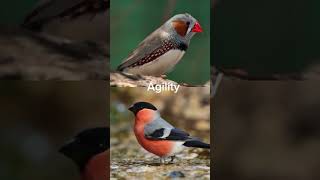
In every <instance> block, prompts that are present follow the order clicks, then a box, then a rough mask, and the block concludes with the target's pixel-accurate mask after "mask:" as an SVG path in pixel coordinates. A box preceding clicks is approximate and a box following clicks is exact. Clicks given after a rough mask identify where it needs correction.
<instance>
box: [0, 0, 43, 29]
mask: <svg viewBox="0 0 320 180" xmlns="http://www.w3.org/2000/svg"><path fill="white" fill-rule="evenodd" d="M38 1H39V0H23V1H21V0H2V1H1V6H0V25H3V24H11V25H16V24H21V23H22V22H23V19H24V17H25V15H26V14H28V13H29V12H30V11H31V10H32V9H33V8H34V5H35V3H36V2H38Z"/></svg>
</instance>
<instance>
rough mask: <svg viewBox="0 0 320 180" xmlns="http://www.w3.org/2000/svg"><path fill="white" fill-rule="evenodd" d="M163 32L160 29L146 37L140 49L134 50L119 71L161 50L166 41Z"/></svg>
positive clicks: (119, 67) (139, 46)
mask: <svg viewBox="0 0 320 180" xmlns="http://www.w3.org/2000/svg"><path fill="white" fill-rule="evenodd" d="M161 32H162V30H161V27H160V28H158V29H157V30H155V31H154V32H153V33H151V34H150V35H149V36H148V37H146V38H145V39H144V40H143V41H142V42H141V43H140V44H139V45H138V47H137V48H136V49H135V50H133V51H132V52H131V53H130V55H129V56H128V57H127V58H126V59H125V60H124V61H123V62H122V63H121V64H120V65H119V66H118V68H117V70H118V71H122V70H123V69H125V68H126V67H128V66H131V65H132V64H134V63H136V62H138V61H139V60H141V59H142V58H144V57H145V56H146V55H148V54H151V53H152V52H154V51H155V50H156V49H158V48H160V47H161V45H162V41H163V39H164V36H161ZM159 34H160V35H159Z"/></svg>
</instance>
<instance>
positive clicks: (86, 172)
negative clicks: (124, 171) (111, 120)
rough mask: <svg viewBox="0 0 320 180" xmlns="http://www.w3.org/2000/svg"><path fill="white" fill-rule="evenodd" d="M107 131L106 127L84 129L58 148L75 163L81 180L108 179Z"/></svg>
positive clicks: (108, 145) (108, 141)
mask: <svg viewBox="0 0 320 180" xmlns="http://www.w3.org/2000/svg"><path fill="white" fill-rule="evenodd" d="M109 132H110V131H109V128H107V127H98V128H92V129H87V130H84V131H82V132H80V133H79V134H78V135H76V136H75V137H74V138H73V139H72V141H70V142H68V143H67V144H65V145H64V146H62V147H61V149H60V150H59V152H61V153H62V154H64V155H65V156H67V157H68V158H70V159H72V160H73V161H74V162H75V163H76V164H77V166H78V167H79V170H80V173H81V178H82V180H106V179H109V177H110V175H109V172H110V162H109V161H110V155H109V147H110V144H109V143H110V140H109V137H110V135H109Z"/></svg>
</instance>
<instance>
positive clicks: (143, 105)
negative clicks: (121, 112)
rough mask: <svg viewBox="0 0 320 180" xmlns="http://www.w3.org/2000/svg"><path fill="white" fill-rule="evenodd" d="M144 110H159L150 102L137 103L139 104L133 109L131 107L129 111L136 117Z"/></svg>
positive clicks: (135, 104)
mask: <svg viewBox="0 0 320 180" xmlns="http://www.w3.org/2000/svg"><path fill="white" fill-rule="evenodd" d="M142 109H152V110H155V111H156V110H157V108H156V107H154V105H152V104H150V103H148V102H137V103H134V104H133V105H132V106H131V107H129V110H130V111H131V112H133V113H134V115H136V114H137V113H138V112H139V111H140V110H142Z"/></svg>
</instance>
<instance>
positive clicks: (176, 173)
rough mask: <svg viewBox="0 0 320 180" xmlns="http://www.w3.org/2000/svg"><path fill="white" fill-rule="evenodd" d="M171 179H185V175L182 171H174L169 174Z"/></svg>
mask: <svg viewBox="0 0 320 180" xmlns="http://www.w3.org/2000/svg"><path fill="white" fill-rule="evenodd" d="M169 177H170V178H181V177H185V176H184V174H183V173H182V172H181V171H172V172H170V174H169Z"/></svg>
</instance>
